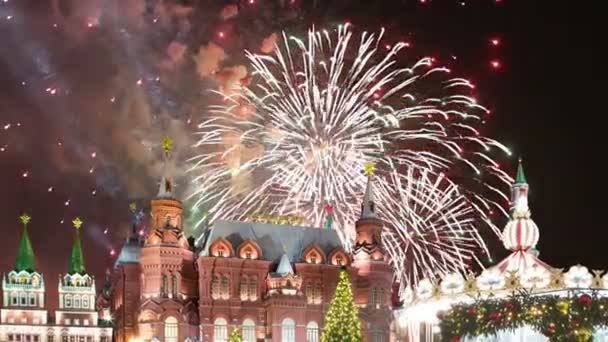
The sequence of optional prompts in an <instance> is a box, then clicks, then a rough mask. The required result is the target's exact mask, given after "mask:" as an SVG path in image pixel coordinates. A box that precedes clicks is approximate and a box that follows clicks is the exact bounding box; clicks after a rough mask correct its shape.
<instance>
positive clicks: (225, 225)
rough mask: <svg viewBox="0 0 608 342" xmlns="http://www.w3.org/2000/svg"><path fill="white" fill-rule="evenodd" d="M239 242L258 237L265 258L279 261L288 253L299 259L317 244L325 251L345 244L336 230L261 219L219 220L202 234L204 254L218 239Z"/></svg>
mask: <svg viewBox="0 0 608 342" xmlns="http://www.w3.org/2000/svg"><path fill="white" fill-rule="evenodd" d="M219 238H224V239H226V240H228V241H229V242H230V243H231V244H232V246H240V245H241V244H242V243H243V242H244V241H246V240H252V241H255V242H256V243H257V244H258V245H259V246H260V248H261V249H262V258H263V260H268V261H272V262H274V263H278V262H279V260H280V259H281V257H282V256H283V255H284V254H285V255H286V256H287V258H288V260H290V261H292V262H299V261H301V260H302V257H303V255H302V253H303V252H304V251H305V250H306V248H308V247H309V246H311V245H312V244H316V245H317V246H318V247H319V248H320V249H321V250H322V251H323V252H324V253H325V255H329V254H330V253H331V252H332V251H333V250H334V249H335V248H337V247H342V243H341V242H340V238H339V237H338V234H337V232H336V231H335V230H327V229H321V228H310V227H302V226H291V225H280V224H271V223H258V222H240V221H217V222H215V223H214V224H213V226H212V227H211V228H210V230H209V231H208V232H207V233H206V236H204V237H203V244H202V246H203V247H202V251H201V255H202V256H209V247H210V246H211V244H212V243H213V242H214V241H215V240H217V239H219Z"/></svg>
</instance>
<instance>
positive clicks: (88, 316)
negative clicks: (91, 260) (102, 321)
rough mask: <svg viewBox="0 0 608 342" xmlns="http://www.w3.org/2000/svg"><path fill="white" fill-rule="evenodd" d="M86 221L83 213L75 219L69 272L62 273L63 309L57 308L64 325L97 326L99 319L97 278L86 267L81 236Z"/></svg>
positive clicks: (60, 303) (60, 287)
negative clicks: (82, 217) (96, 305)
mask: <svg viewBox="0 0 608 342" xmlns="http://www.w3.org/2000/svg"><path fill="white" fill-rule="evenodd" d="M83 223H84V222H83V221H82V220H81V219H80V218H79V217H76V218H75V219H74V220H73V221H72V224H73V226H74V230H75V236H74V242H73V244H72V251H71V253H70V261H69V263H68V273H66V274H65V275H59V310H57V311H56V321H57V324H61V325H83V326H96V325H97V323H98V316H99V315H98V313H97V312H96V311H95V295H96V293H95V278H94V277H93V276H91V275H90V274H88V273H87V271H86V266H85V263H84V253H83V251H82V241H81V239H80V231H81V230H82V229H83V227H82V225H83Z"/></svg>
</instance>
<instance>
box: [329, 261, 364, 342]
mask: <svg viewBox="0 0 608 342" xmlns="http://www.w3.org/2000/svg"><path fill="white" fill-rule="evenodd" d="M362 340H363V338H362V337H361V321H360V320H359V310H358V309H357V306H356V305H355V299H354V297H353V291H352V288H351V285H350V279H349V278H348V273H346V270H342V271H340V279H339V281H338V286H336V293H335V294H334V298H333V299H332V301H331V304H330V306H329V310H328V311H327V315H326V316H325V328H324V329H323V334H322V335H321V342H334V341H340V342H361V341H362Z"/></svg>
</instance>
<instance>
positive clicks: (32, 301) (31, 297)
mask: <svg viewBox="0 0 608 342" xmlns="http://www.w3.org/2000/svg"><path fill="white" fill-rule="evenodd" d="M28 297H29V300H30V303H29V305H30V306H36V295H35V294H33V293H30V294H29V295H28Z"/></svg>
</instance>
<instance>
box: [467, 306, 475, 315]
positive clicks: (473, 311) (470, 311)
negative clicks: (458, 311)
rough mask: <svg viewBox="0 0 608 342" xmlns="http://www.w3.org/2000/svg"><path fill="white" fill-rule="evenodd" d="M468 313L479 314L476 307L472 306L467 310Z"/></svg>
mask: <svg viewBox="0 0 608 342" xmlns="http://www.w3.org/2000/svg"><path fill="white" fill-rule="evenodd" d="M467 312H468V313H470V314H471V315H475V314H477V308H476V307H474V306H471V307H470V308H468V309H467Z"/></svg>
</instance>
